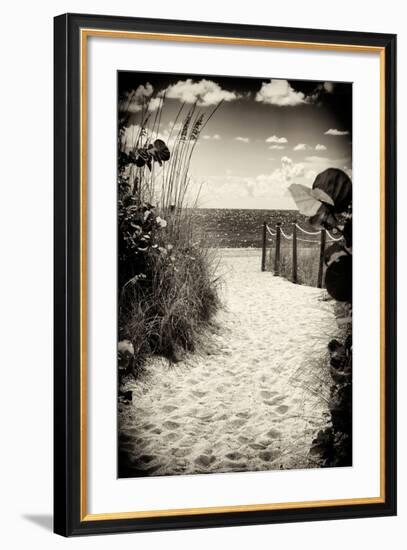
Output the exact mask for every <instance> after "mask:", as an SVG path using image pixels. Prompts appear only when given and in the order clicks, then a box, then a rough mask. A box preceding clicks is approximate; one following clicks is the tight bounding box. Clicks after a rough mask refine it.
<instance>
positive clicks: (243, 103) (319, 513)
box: [54, 14, 396, 536]
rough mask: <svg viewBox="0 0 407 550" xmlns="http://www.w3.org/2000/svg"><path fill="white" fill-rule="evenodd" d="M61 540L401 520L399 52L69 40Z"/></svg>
mask: <svg viewBox="0 0 407 550" xmlns="http://www.w3.org/2000/svg"><path fill="white" fill-rule="evenodd" d="M54 37H55V378H54V379H55V410H54V416H55V420H54V425H55V430H54V436H55V456H54V465H55V468H54V471H55V484H54V485H55V495H54V502H55V513H54V515H55V532H56V533H58V534H61V535H64V536H71V535H85V534H100V533H113V532H124V531H141V530H154V529H181V528H192V527H212V526H227V525H229V526H230V525H248V524H259V523H275V522H292V521H309V520H324V519H335V518H358V517H367V516H385V515H394V514H395V513H396V359H395V358H396V331H395V327H396V310H395V299H396V267H395V266H396V234H395V232H396V213H395V207H396V173H395V170H396V140H395V135H396V104H395V102H396V85H395V78H396V37H395V36H394V35H387V34H373V33H372V34H370V33H358V32H344V31H332V30H330V31H325V30H310V29H292V28H280V27H263V26H246V25H230V24H221V23H202V22H200V23H198V22H187V21H164V20H158V19H157V20H156V19H137V18H126V17H108V16H94V15H76V14H74V15H71V14H66V15H61V16H59V17H56V18H55V29H54Z"/></svg>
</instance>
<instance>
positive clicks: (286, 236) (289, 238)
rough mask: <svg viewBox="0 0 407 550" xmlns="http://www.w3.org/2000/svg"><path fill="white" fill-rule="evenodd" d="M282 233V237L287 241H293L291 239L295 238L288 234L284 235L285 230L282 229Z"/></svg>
mask: <svg viewBox="0 0 407 550" xmlns="http://www.w3.org/2000/svg"><path fill="white" fill-rule="evenodd" d="M280 231H281V234H282V236H283V237H284V238H285V239H287V241H291V239H292V238H293V236H292V235H286V234H285V233H284V229H283V228H281V229H280Z"/></svg>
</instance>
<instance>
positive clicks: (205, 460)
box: [195, 455, 216, 468]
mask: <svg viewBox="0 0 407 550" xmlns="http://www.w3.org/2000/svg"><path fill="white" fill-rule="evenodd" d="M215 460H216V458H215V457H214V456H208V455H200V456H198V458H196V459H195V464H197V465H198V466H203V467H204V468H206V467H208V466H210V465H211V464H213V463H214V462H215Z"/></svg>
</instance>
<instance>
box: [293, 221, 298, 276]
mask: <svg viewBox="0 0 407 550" xmlns="http://www.w3.org/2000/svg"><path fill="white" fill-rule="evenodd" d="M293 283H295V284H297V222H294V223H293Z"/></svg>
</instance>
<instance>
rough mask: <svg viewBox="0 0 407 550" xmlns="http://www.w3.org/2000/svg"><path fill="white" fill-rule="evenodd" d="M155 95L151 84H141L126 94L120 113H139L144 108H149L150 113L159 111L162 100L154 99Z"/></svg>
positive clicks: (121, 103)
mask: <svg viewBox="0 0 407 550" xmlns="http://www.w3.org/2000/svg"><path fill="white" fill-rule="evenodd" d="M153 93H154V88H153V86H152V85H151V84H150V83H149V82H147V83H146V85H145V86H144V85H143V84H140V86H138V87H137V88H136V89H135V90H132V91H131V92H126V94H125V95H124V97H123V98H122V99H121V101H120V104H119V109H120V111H122V112H127V113H138V112H140V111H141V110H142V109H143V107H147V106H148V110H149V111H155V110H156V109H158V107H159V105H160V102H161V100H160V98H159V97H153V98H152V97H151V96H152V95H153Z"/></svg>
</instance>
